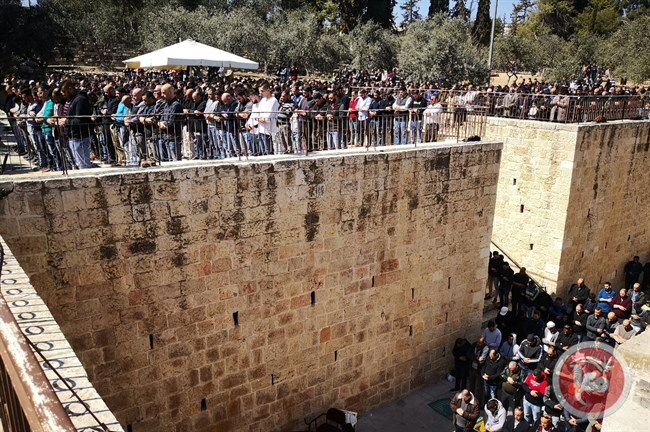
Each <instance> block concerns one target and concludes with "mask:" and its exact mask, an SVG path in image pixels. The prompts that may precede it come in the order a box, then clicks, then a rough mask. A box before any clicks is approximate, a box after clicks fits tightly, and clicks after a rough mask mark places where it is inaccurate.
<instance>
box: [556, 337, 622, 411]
mask: <svg viewBox="0 0 650 432" xmlns="http://www.w3.org/2000/svg"><path fill="white" fill-rule="evenodd" d="M631 384H632V380H631V379H630V378H629V377H628V376H627V365H626V363H625V359H623V358H622V357H621V356H620V355H618V353H616V351H615V350H614V348H612V347H611V346H609V345H607V344H604V343H601V342H582V343H579V344H577V345H574V346H572V347H570V348H569V349H568V350H567V351H566V352H565V353H564V354H562V355H561V356H560V358H559V359H558V361H557V364H556V365H555V369H554V370H553V391H554V392H555V395H556V396H557V398H558V400H559V402H560V404H561V405H562V406H563V407H564V408H565V409H566V410H567V411H569V413H571V414H572V415H574V416H576V417H578V418H585V417H590V418H602V417H605V416H608V415H610V414H612V413H613V412H615V411H616V410H618V409H619V408H620V407H621V406H622V405H623V403H624V402H625V399H627V396H628V394H629V393H630V386H631Z"/></svg>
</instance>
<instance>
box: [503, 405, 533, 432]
mask: <svg viewBox="0 0 650 432" xmlns="http://www.w3.org/2000/svg"><path fill="white" fill-rule="evenodd" d="M529 430H530V424H528V422H527V421H526V420H525V419H524V409H523V408H521V407H517V408H515V412H514V415H511V416H508V417H506V424H505V425H504V426H503V431H504V432H528V431H529Z"/></svg>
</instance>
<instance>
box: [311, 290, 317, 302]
mask: <svg viewBox="0 0 650 432" xmlns="http://www.w3.org/2000/svg"><path fill="white" fill-rule="evenodd" d="M311 305H312V306H316V291H312V292H311Z"/></svg>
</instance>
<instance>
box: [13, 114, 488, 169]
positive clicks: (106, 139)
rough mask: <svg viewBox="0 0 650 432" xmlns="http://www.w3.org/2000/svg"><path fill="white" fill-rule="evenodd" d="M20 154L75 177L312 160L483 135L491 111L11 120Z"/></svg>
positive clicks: (36, 118)
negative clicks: (110, 168)
mask: <svg viewBox="0 0 650 432" xmlns="http://www.w3.org/2000/svg"><path fill="white" fill-rule="evenodd" d="M8 121H9V123H10V125H11V133H12V134H13V136H14V138H15V142H16V150H17V153H18V154H20V155H22V156H24V157H25V159H26V160H27V161H29V163H31V164H32V166H34V167H37V168H47V169H50V170H57V171H63V172H67V171H68V170H70V169H75V168H79V169H84V168H92V167H94V166H96V165H95V164H96V162H98V161H103V162H105V163H109V164H114V165H121V166H132V167H138V166H141V165H142V164H143V162H145V163H149V164H159V163H160V162H166V161H178V160H182V159H204V160H209V159H210V160H211V159H227V158H238V159H241V158H250V157H256V156H266V155H274V154H295V155H305V154H307V153H309V152H314V151H326V150H341V149H347V148H350V147H366V148H368V149H369V148H371V147H378V146H392V145H411V144H413V145H418V144H421V143H428V142H435V141H440V140H449V139H455V140H457V141H458V140H461V139H466V138H470V137H480V136H482V135H483V133H484V131H485V123H486V111H485V110H483V109H481V108H473V107H463V108H460V107H453V106H444V105H442V104H436V105H433V106H431V107H428V108H420V109H410V110H405V111H393V110H392V108H390V107H388V108H384V109H377V110H370V109H369V110H367V111H352V112H351V111H332V110H326V109H323V110H313V111H300V110H296V111H292V112H283V111H276V112H257V111H251V112H237V113H230V112H227V113H226V112H224V113H212V114H208V113H202V112H191V111H188V112H185V113H182V114H174V115H169V114H167V115H165V114H160V113H159V114H148V115H140V114H133V115H126V116H122V117H116V116H86V117H49V118H47V119H42V118H38V117H36V116H31V117H30V116H18V117H11V118H9V119H8Z"/></svg>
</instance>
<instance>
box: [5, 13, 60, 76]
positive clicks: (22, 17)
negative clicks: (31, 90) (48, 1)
mask: <svg viewBox="0 0 650 432" xmlns="http://www.w3.org/2000/svg"><path fill="white" fill-rule="evenodd" d="M60 32H61V28H60V27H59V26H58V24H57V22H56V21H54V20H53V19H52V15H51V10H50V8H49V7H48V6H47V5H39V6H36V7H33V8H25V7H22V6H21V2H20V0H0V72H8V71H13V70H17V69H19V68H20V67H26V66H27V67H32V68H38V69H40V68H44V67H45V66H46V65H47V64H48V62H49V61H50V60H52V58H53V49H54V47H55V42H56V35H57V34H58V33H60Z"/></svg>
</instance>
